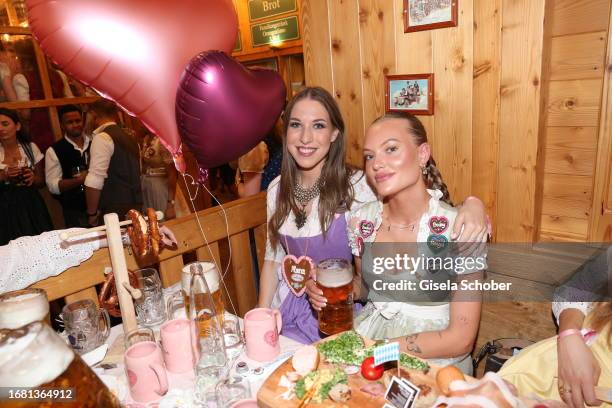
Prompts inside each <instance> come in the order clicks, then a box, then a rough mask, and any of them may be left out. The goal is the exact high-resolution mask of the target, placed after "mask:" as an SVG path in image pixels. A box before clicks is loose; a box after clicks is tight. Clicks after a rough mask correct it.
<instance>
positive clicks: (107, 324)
mask: <svg viewBox="0 0 612 408" xmlns="http://www.w3.org/2000/svg"><path fill="white" fill-rule="evenodd" d="M99 311H100V315H101V316H102V317H104V331H103V332H102V342H105V341H106V339H108V336H109V335H110V329H111V323H110V317H109V316H108V311H107V310H106V309H99ZM99 326H100V325H99V323H98V327H99Z"/></svg>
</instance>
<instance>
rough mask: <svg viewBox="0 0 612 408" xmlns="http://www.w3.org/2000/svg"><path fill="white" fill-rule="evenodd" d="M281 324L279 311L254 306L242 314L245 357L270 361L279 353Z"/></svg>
mask: <svg viewBox="0 0 612 408" xmlns="http://www.w3.org/2000/svg"><path fill="white" fill-rule="evenodd" d="M282 326H283V321H282V318H281V314H280V311H278V310H276V309H268V308H256V309H253V310H251V311H249V312H247V314H246V315H244V334H245V338H246V350H247V357H248V358H250V359H251V360H255V361H270V360H272V359H274V358H275V357H276V356H278V355H279V353H280V344H279V343H278V334H279V333H280V331H281V328H282Z"/></svg>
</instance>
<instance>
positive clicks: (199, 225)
mask: <svg viewBox="0 0 612 408" xmlns="http://www.w3.org/2000/svg"><path fill="white" fill-rule="evenodd" d="M187 177H189V178H190V179H191V185H195V186H196V196H197V192H198V187H199V185H201V186H202V187H203V188H204V189H205V190H206V191H207V192H208V194H209V195H210V196H211V197H212V198H213V200H215V201H217V202H218V203H219V207H221V211H222V212H223V218H224V220H225V232H226V236H227V238H228V239H227V243H228V246H229V257H228V261H227V266H226V267H225V270H224V271H223V273H222V274H221V284H222V285H223V287H224V288H225V293H227V298H228V299H229V301H230V306H231V307H232V312H233V313H234V315H235V316H238V313H236V307H235V306H234V302H233V301H232V297H231V296H230V292H229V291H228V290H227V285H226V284H225V275H227V272H228V271H229V267H230V264H231V261H232V242H231V240H230V239H229V223H228V221H227V213H226V212H225V207H223V204H221V202H220V201H219V200H217V197H215V195H214V194H213V193H211V192H210V190H209V189H208V188H207V187H206V185H205V184H204V183H196V181H195V180H194V178H193V177H192V176H191V174H186V173H183V182H184V183H185V188H187V191H188V192H189V186H188V185H187ZM196 196H194V197H191V192H189V201H190V202H191V208H192V209H193V215H194V216H195V219H196V221H197V223H198V228H199V229H200V234H202V238H204V242H205V243H206V248H208V252H209V253H210V257H211V259H212V261H213V263H214V264H215V267H216V268H217V271H220V270H221V268H220V267H219V264H217V260H216V259H215V255H214V254H213V252H212V249H210V244H209V243H208V238H207V237H206V234H205V233H204V228H203V227H202V224H201V223H200V216H199V215H198V211H197V210H196V207H195V203H194V200H195V198H196Z"/></svg>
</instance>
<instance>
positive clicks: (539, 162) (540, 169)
mask: <svg viewBox="0 0 612 408" xmlns="http://www.w3.org/2000/svg"><path fill="white" fill-rule="evenodd" d="M554 6H555V3H554V1H548V2H546V5H545V7H544V15H545V16H550V15H551V14H552V12H553V8H554ZM552 39H553V36H552V25H551V23H550V20H549V19H547V18H545V19H544V31H543V38H542V74H541V76H540V83H541V88H540V101H539V103H538V110H539V114H540V116H539V119H538V136H537V141H538V145H537V158H536V191H535V195H534V208H535V213H534V220H533V225H534V231H533V237H534V239H535V240H537V239H538V237H539V235H540V227H541V224H542V205H543V200H544V193H543V190H544V189H543V186H542V185H543V183H544V178H545V171H544V170H545V159H544V157H545V151H546V146H547V145H546V131H545V129H546V115H547V106H548V96H549V88H550V71H551V58H552V56H551V53H552Z"/></svg>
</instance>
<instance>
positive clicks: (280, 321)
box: [272, 309, 283, 334]
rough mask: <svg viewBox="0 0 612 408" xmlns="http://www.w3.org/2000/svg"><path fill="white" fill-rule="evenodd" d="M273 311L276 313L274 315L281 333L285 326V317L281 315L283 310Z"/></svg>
mask: <svg viewBox="0 0 612 408" xmlns="http://www.w3.org/2000/svg"><path fill="white" fill-rule="evenodd" d="M272 313H273V314H274V317H275V318H276V329H277V330H278V333H279V334H280V332H281V329H282V328H283V318H282V316H281V312H280V310H278V309H274V310H272Z"/></svg>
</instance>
